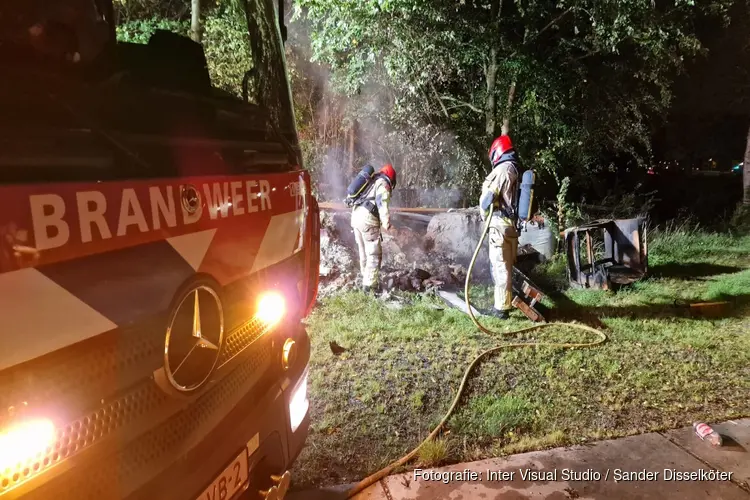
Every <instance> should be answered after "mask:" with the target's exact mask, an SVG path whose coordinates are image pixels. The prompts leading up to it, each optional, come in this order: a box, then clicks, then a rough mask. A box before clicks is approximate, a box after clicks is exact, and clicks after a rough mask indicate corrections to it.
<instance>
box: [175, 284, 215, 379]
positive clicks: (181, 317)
mask: <svg viewBox="0 0 750 500" xmlns="http://www.w3.org/2000/svg"><path fill="white" fill-rule="evenodd" d="M223 341H224V313H223V310H222V307H221V301H220V300H219V295H218V294H217V293H216V292H215V291H214V290H213V289H212V288H210V287H209V286H207V285H203V284H201V285H197V286H195V287H193V288H192V289H190V290H189V291H188V292H187V293H185V294H184V295H183V297H182V300H181V301H180V302H179V304H178V306H177V308H176V309H175V310H174V312H173V313H172V316H171V318H170V323H169V326H168V328H167V338H166V341H165V344H164V371H165V373H166V375H167V379H168V380H169V383H170V384H171V385H172V386H173V387H174V388H175V389H177V390H178V391H181V392H192V391H195V390H197V389H199V388H201V387H202V386H203V385H204V384H205V383H206V382H207V381H208V380H209V378H210V377H211V374H212V373H213V371H214V368H215V367H216V362H217V361H218V359H219V353H220V352H221V346H222V342H223Z"/></svg>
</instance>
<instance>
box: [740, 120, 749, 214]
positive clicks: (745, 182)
mask: <svg viewBox="0 0 750 500" xmlns="http://www.w3.org/2000/svg"><path fill="white" fill-rule="evenodd" d="M742 188H743V195H742V204H743V205H745V206H750V128H749V129H748V130H747V143H746V144H745V160H744V163H743V165H742Z"/></svg>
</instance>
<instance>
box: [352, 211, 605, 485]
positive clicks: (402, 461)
mask: <svg viewBox="0 0 750 500" xmlns="http://www.w3.org/2000/svg"><path fill="white" fill-rule="evenodd" d="M492 211H493V210H492V208H490V212H489V214H488V216H487V220H486V221H485V225H484V231H483V232H482V237H481V238H479V243H478V244H477V247H476V249H475V250H474V255H473V256H472V258H471V263H470V264H469V269H468V271H467V273H466V283H465V286H464V296H465V301H466V308H467V309H468V311H469V316H470V317H471V321H472V322H473V323H474V325H476V327H477V328H478V329H479V330H480V331H482V332H484V333H486V334H488V335H505V336H511V335H513V336H516V335H520V334H523V333H529V332H533V331H537V330H542V329H544V328H550V327H554V326H566V327H569V328H575V329H578V330H583V331H584V332H587V333H593V334H594V335H596V337H597V339H596V340H593V341H590V342H536V341H535V342H512V343H503V344H499V345H497V346H495V347H492V348H490V349H487V350H486V351H484V352H482V353H480V354H479V355H478V356H476V357H475V358H474V359H473V360H472V361H471V363H469V366H468V367H466V370H465V371H464V375H463V378H462V379H461V384H460V385H459V386H458V390H457V391H456V395H455V396H454V397H453V402H452V403H451V406H450V408H448V411H447V412H446V413H445V415H444V416H443V418H442V420H440V423H439V424H437V426H436V427H435V428H434V429H433V430H432V432H431V433H430V434H429V435H428V436H427V437H426V438H425V439H424V440H423V441H422V442H421V443H419V445H418V446H417V447H416V448H414V449H413V450H411V451H410V452H409V453H407V454H406V455H404V456H403V457H401V458H399V459H398V460H396V461H394V462H392V463H391V464H389V465H387V466H386V467H384V468H383V469H381V470H379V471H377V472H375V473H374V474H371V475H369V476H367V477H366V478H364V479H363V480H361V481H360V482H358V483H357V484H355V485H354V486H353V487H352V488H351V489H349V490H348V491H347V492H346V498H352V497H353V496H354V495H356V494H357V493H360V492H361V491H363V490H365V489H366V488H368V487H370V486H372V485H373V484H375V483H377V482H378V481H380V480H381V479H383V478H384V477H386V476H388V475H390V474H391V473H392V472H393V471H394V470H396V469H398V468H399V467H402V466H404V465H406V464H407V463H409V462H410V461H411V460H412V459H413V458H414V457H416V456H417V454H418V453H419V449H420V448H421V447H422V446H423V445H424V444H425V443H427V442H429V441H432V440H433V439H435V438H436V437H437V436H438V434H439V433H440V431H441V430H442V428H443V426H444V425H445V424H446V423H447V422H448V419H449V418H450V417H451V415H452V414H453V411H454V410H455V409H456V407H457V406H458V402H459V400H460V399H461V396H462V395H463V393H464V391H465V390H466V385H467V382H468V380H469V377H470V376H471V373H472V371H473V370H474V367H475V366H476V365H477V363H479V361H480V360H481V359H483V358H484V357H485V356H488V355H490V354H493V353H495V352H498V351H501V350H503V349H513V348H517V347H545V346H546V347H558V348H562V349H574V348H584V347H594V346H597V345H600V344H602V343H604V342H605V341H606V340H607V335H606V334H605V333H604V332H602V331H601V330H598V329H596V328H593V327H590V326H587V325H583V324H580V323H570V322H553V323H542V324H539V325H534V326H530V327H527V328H521V329H519V330H515V331H512V332H495V331H493V330H490V329H489V328H487V327H485V326H483V325H482V324H481V323H479V321H478V320H477V318H476V317H474V313H473V311H472V308H471V304H470V302H469V283H470V282H471V272H472V270H473V269H474V264H475V263H476V260H477V256H478V255H479V251H480V250H481V248H482V243H484V239H485V238H486V237H487V234H488V233H489V229H490V222H491V220H492ZM508 279H510V276H509V277H508Z"/></svg>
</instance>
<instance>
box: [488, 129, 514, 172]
mask: <svg viewBox="0 0 750 500" xmlns="http://www.w3.org/2000/svg"><path fill="white" fill-rule="evenodd" d="M511 149H513V143H512V142H510V136H509V135H501V136H500V137H498V138H497V139H495V140H494V141H492V146H490V152H489V155H490V163H491V164H492V166H493V167H494V166H495V165H496V164H497V162H498V161H499V160H500V157H501V156H502V155H503V153H505V152H506V151H510V150H511Z"/></svg>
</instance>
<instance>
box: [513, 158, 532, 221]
mask: <svg viewBox="0 0 750 500" xmlns="http://www.w3.org/2000/svg"><path fill="white" fill-rule="evenodd" d="M535 180H536V175H535V174H534V171H533V170H527V171H526V172H524V173H523V176H521V188H520V193H519V196H518V212H517V213H518V221H519V222H520V223H523V222H527V221H529V220H531V217H532V216H533V215H534V214H533V213H532V211H531V205H532V203H533V202H534V181H535Z"/></svg>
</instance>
